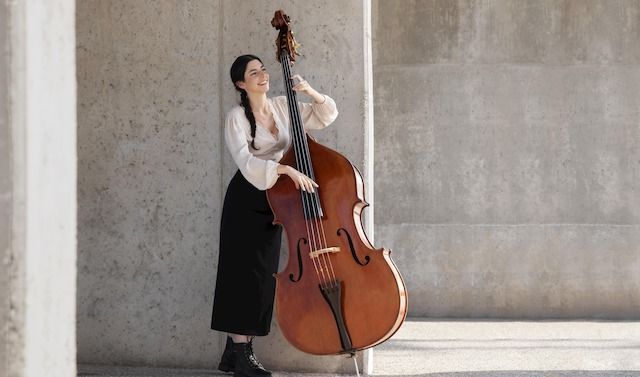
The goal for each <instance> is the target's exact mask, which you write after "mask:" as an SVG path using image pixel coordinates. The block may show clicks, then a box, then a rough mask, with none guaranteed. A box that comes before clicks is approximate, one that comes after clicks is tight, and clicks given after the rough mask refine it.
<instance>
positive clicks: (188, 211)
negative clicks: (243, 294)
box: [76, 1, 222, 366]
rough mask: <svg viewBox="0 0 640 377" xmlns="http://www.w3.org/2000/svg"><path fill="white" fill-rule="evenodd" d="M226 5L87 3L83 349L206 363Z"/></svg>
mask: <svg viewBox="0 0 640 377" xmlns="http://www.w3.org/2000/svg"><path fill="white" fill-rule="evenodd" d="M220 11H221V9H220V5H219V2H204V1H185V2H174V1H161V2H153V1H140V2H130V1H107V2H105V1H80V2H78V9H77V14H76V28H77V35H78V43H77V59H78V74H77V76H78V98H79V104H78V159H79V166H78V203H79V210H78V221H79V227H78V252H79V255H78V257H79V258H78V270H79V271H78V323H77V327H78V359H79V360H80V361H81V362H88V363H104V364H126V365H166V366H202V365H206V364H207V363H211V360H212V359H213V356H214V355H215V354H216V352H218V350H219V344H218V343H219V342H218V339H217V338H216V337H215V336H214V334H213V333H211V332H210V330H208V329H209V321H210V316H211V298H212V295H213V284H214V282H215V275H214V273H215V261H216V258H214V256H215V251H216V249H217V245H218V229H217V223H218V221H219V220H218V219H219V215H220V197H221V177H220V172H221V167H220V163H219V161H220V151H219V150H220V148H221V147H222V144H221V141H220V140H221V139H220V119H221V116H222V115H221V112H220V108H219V98H218V97H219V94H220V88H221V85H220V83H219V81H218V78H219V70H218V64H219V59H220V57H219V54H220V48H219V46H220V43H221V34H220V25H219V20H220V17H221V14H220Z"/></svg>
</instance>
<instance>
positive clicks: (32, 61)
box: [0, 0, 76, 377]
mask: <svg viewBox="0 0 640 377" xmlns="http://www.w3.org/2000/svg"><path fill="white" fill-rule="evenodd" d="M74 10H75V3H74V2H73V1H68V0H55V1H50V0H47V1H30V2H2V3H1V4H0V287H1V289H0V292H1V293H0V323H2V326H1V328H0V343H1V344H0V375H2V376H10V377H17V376H34V377H35V376H45V375H46V376H72V375H75V369H76V358H75V350H76V348H75V345H76V344H75V326H74V325H75V298H76V290H75V276H76V265H75V263H76V239H75V236H76V190H75V188H76V154H75V145H76V144H75V141H76V116H75V114H76V95H75V89H76V86H75V79H74V78H75V30H74V22H73V15H74Z"/></svg>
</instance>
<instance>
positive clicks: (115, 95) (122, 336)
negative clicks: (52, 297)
mask: <svg viewBox="0 0 640 377" xmlns="http://www.w3.org/2000/svg"><path fill="white" fill-rule="evenodd" d="M277 9H284V10H285V11H286V12H287V13H288V14H289V15H290V16H291V18H292V20H293V28H294V32H295V33H296V37H297V38H298V40H299V41H300V42H301V43H302V48H301V53H302V54H303V56H302V57H300V59H299V62H298V63H297V64H296V71H297V72H299V73H301V74H302V75H303V76H304V77H305V78H307V79H308V80H309V81H310V82H311V83H313V85H314V87H315V88H317V89H318V90H320V91H322V92H324V93H327V94H329V95H330V96H332V97H333V98H334V99H335V100H336V101H337V102H338V104H339V110H340V116H339V118H338V120H337V121H336V123H335V124H334V125H333V126H331V127H330V128H329V129H326V130H323V131H321V132H317V133H316V134H315V135H316V136H317V137H318V138H319V139H320V141H321V142H323V143H325V144H327V145H328V146H330V147H332V148H335V149H337V150H340V151H342V152H344V154H346V155H347V157H349V158H350V159H351V160H352V161H353V162H354V164H355V165H356V166H357V167H358V168H359V169H360V170H361V171H362V172H363V173H364V174H365V179H366V180H367V181H369V182H370V181H371V180H369V179H368V176H367V171H370V169H368V168H369V165H368V164H369V163H370V162H371V158H367V157H366V153H365V149H366V148H365V147H366V146H369V145H370V144H366V142H365V139H366V137H367V132H368V130H370V127H369V126H368V124H369V123H368V122H370V117H366V116H365V115H364V114H365V112H366V111H367V110H368V109H370V106H369V107H367V106H366V104H367V101H369V100H370V97H369V96H368V92H367V91H368V90H369V88H370V86H367V85H366V76H365V61H366V60H365V50H364V49H365V47H364V45H365V43H364V41H363V33H364V29H365V25H364V21H363V19H364V16H363V14H364V9H363V1H362V0H355V1H342V0H333V1H328V2H322V3H303V2H297V1H278V2H275V3H272V2H264V1H258V0H252V1H242V2H238V1H230V0H229V1H227V0H220V1H217V2H214V1H197V0H192V1H180V2H176V1H170V0H163V1H135V2H131V1H108V2H106V1H88V0H87V1H82V2H78V11H77V23H78V25H77V33H78V34H77V38H78V43H77V45H78V48H77V54H78V93H79V105H78V117H79V118H78V141H79V144H78V154H79V166H78V174H79V175H78V202H79V211H78V218H79V228H78V229H79V235H78V240H79V261H78V262H79V263H78V265H79V276H78V289H79V292H78V344H79V353H78V360H79V361H80V362H81V363H96V364H110V365H153V366H169V367H171V366H175V367H200V368H202V367H204V368H214V367H215V366H217V361H218V357H219V355H220V353H221V351H222V347H223V341H224V337H223V335H221V334H219V333H217V332H214V331H212V330H210V329H209V323H210V316H211V304H212V299H213V289H214V284H215V271H216V261H217V259H218V258H217V252H218V250H217V249H218V232H219V221H220V213H221V209H222V208H221V207H222V199H223V195H224V192H225V190H226V187H227V183H228V181H229V179H230V177H231V175H232V174H233V173H234V172H235V169H236V168H235V166H234V164H233V161H232V160H231V157H230V156H229V155H228V153H227V152H226V150H225V146H224V141H223V140H224V139H223V137H222V131H223V129H222V123H223V120H224V117H225V114H226V112H227V111H228V110H229V109H230V108H231V107H232V106H234V105H235V104H236V103H237V100H238V98H237V95H236V92H235V90H234V89H233V86H232V84H231V82H230V79H229V68H230V66H231V63H232V62H233V60H234V59H235V57H236V56H238V55H240V54H246V53H253V54H256V55H258V56H260V57H262V59H263V60H264V62H265V64H266V65H267V67H268V69H269V70H270V72H271V75H272V85H271V88H272V92H271V93H270V95H272V96H277V95H281V94H282V93H283V92H284V91H283V84H282V78H281V71H280V67H279V64H278V63H277V62H276V60H275V47H274V40H275V37H276V35H277V31H276V30H275V29H273V27H272V26H271V25H270V21H271V18H272V17H273V13H274V11H275V10H277ZM366 212H367V211H365V213H366ZM281 260H282V261H283V262H284V261H285V260H286V256H283V257H282V258H281ZM256 348H257V352H259V354H260V355H261V357H262V359H263V361H264V362H265V363H266V364H267V365H269V366H271V367H273V368H275V369H289V370H323V371H352V370H353V364H352V362H351V360H346V359H345V358H343V357H342V358H341V357H321V358H319V357H310V356H308V355H305V354H302V353H300V352H297V351H295V350H293V349H292V348H291V347H290V346H288V345H287V344H286V342H285V341H284V340H283V339H282V338H281V337H280V335H279V331H278V329H277V325H275V324H274V328H273V336H271V337H269V338H267V339H264V340H260V341H258V342H257V343H256Z"/></svg>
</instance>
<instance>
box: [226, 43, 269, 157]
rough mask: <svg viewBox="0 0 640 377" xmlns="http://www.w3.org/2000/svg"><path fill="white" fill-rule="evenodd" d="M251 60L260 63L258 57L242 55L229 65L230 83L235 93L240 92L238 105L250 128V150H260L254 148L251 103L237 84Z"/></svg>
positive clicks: (254, 132)
mask: <svg viewBox="0 0 640 377" xmlns="http://www.w3.org/2000/svg"><path fill="white" fill-rule="evenodd" d="M252 60H258V61H259V62H260V63H262V60H260V58H259V57H257V56H255V55H242V56H238V57H237V58H236V60H235V61H234V62H233V64H232V65H231V71H230V74H231V81H232V82H233V86H234V87H235V88H236V90H237V91H239V92H240V105H241V106H242V107H243V108H244V115H245V116H246V117H247V119H248V120H249V125H250V126H251V148H253V149H256V150H257V149H260V148H257V147H256V144H255V141H256V118H255V117H254V116H253V110H251V103H250V102H249V96H248V95H247V91H246V90H244V89H242V88H239V87H238V84H237V82H238V81H244V72H245V71H246V70H247V64H249V62H250V61H252Z"/></svg>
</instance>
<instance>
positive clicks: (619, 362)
mask: <svg viewBox="0 0 640 377" xmlns="http://www.w3.org/2000/svg"><path fill="white" fill-rule="evenodd" d="M373 365H374V375H375V376H379V377H391V376H409V377H419V376H428V377H494V376H495V377H543V376H544V377H601V376H602V377H614V376H615V377H640V322H607V321H600V322H593V321H571V322H560V321H543V322H541V321H535V322H513V321H435V320H420V319H410V320H408V321H407V322H405V324H404V325H403V326H402V328H401V329H400V331H399V332H398V333H397V334H396V335H394V337H393V338H392V339H390V340H388V341H387V342H385V343H384V344H383V345H381V346H379V347H376V349H375V351H374V358H373ZM267 367H268V366H267ZM354 375H355V374H354ZM78 376H79V377H89V376H101V377H106V376H128V377H133V376H136V377H150V376H167V377H168V376H175V377H202V376H229V374H224V373H220V372H217V371H211V370H193V369H191V370H184V369H180V370H178V369H158V368H120V367H100V366H90V365H80V366H79V367H78ZM285 376H304V377H333V376H340V375H336V374H304V375H303V374H301V373H281V372H275V373H274V377H285ZM342 376H344V375H342Z"/></svg>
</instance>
